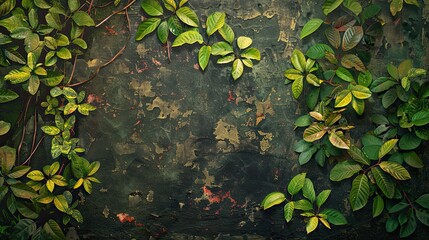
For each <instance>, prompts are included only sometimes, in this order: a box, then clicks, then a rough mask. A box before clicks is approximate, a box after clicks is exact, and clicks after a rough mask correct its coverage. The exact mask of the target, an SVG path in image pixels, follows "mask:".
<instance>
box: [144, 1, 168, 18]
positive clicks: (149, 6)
mask: <svg viewBox="0 0 429 240" xmlns="http://www.w3.org/2000/svg"><path fill="white" fill-rule="evenodd" d="M141 7H142V8H143V10H144V11H145V12H146V13H147V14H148V15H150V16H152V17H155V16H161V15H162V14H163V13H164V11H163V9H162V6H161V4H159V2H158V0H143V1H142V3H141Z"/></svg>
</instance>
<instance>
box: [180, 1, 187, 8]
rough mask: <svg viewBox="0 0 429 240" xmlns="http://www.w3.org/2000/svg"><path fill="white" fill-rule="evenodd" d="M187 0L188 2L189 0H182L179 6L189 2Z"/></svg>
mask: <svg viewBox="0 0 429 240" xmlns="http://www.w3.org/2000/svg"><path fill="white" fill-rule="evenodd" d="M187 2H188V0H180V3H179V7H181V6H183V5H185V3H187Z"/></svg>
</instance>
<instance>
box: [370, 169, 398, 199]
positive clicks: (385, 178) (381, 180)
mask: <svg viewBox="0 0 429 240" xmlns="http://www.w3.org/2000/svg"><path fill="white" fill-rule="evenodd" d="M371 172H372V175H373V176H374V179H375V182H376V183H377V186H378V187H379V188H380V189H381V191H382V192H383V193H384V195H385V196H386V197H387V198H393V196H394V195H395V182H394V181H393V180H392V179H391V178H390V176H389V175H387V174H386V173H385V172H383V171H381V169H380V167H373V168H371Z"/></svg>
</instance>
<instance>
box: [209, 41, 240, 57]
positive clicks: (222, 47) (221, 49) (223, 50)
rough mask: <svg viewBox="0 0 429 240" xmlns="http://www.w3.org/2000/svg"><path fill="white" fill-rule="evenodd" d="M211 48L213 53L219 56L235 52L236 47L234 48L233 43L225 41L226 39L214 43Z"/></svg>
mask: <svg viewBox="0 0 429 240" xmlns="http://www.w3.org/2000/svg"><path fill="white" fill-rule="evenodd" d="M211 49H212V50H211V51H212V55H215V56H218V55H220V56H225V55H227V54H230V53H233V52H234V49H233V48H232V46H231V44H229V43H227V42H224V41H221V42H217V43H214V44H213V45H212V46H211ZM234 59H235V57H234Z"/></svg>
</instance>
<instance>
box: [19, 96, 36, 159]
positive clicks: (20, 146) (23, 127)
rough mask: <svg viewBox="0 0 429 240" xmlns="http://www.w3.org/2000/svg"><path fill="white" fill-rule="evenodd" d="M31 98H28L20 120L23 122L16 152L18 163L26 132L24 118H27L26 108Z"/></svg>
mask: <svg viewBox="0 0 429 240" xmlns="http://www.w3.org/2000/svg"><path fill="white" fill-rule="evenodd" d="M31 98H33V96H30V97H29V98H28V100H27V104H26V106H25V111H24V118H23V119H22V120H23V126H22V134H21V140H20V141H19V145H18V150H17V159H18V161H19V159H20V155H21V148H22V144H23V142H24V136H25V132H26V130H27V127H26V123H25V118H26V117H27V112H28V107H29V106H30V101H31Z"/></svg>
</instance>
